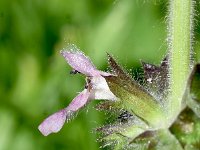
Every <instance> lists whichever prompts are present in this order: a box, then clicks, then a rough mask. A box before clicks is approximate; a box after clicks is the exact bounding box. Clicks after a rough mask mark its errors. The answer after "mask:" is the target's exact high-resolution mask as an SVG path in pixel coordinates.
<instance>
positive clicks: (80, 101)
mask: <svg viewBox="0 0 200 150" xmlns="http://www.w3.org/2000/svg"><path fill="white" fill-rule="evenodd" d="M89 95H90V92H89V91H88V90H87V89H84V90H83V91H82V92H81V93H80V94H79V95H78V96H76V97H75V98H74V99H73V100H72V102H71V103H70V104H69V106H68V107H67V108H66V111H73V112H74V111H77V110H79V109H80V108H82V107H83V106H84V105H86V104H87V102H88V100H89V99H88V98H89Z"/></svg>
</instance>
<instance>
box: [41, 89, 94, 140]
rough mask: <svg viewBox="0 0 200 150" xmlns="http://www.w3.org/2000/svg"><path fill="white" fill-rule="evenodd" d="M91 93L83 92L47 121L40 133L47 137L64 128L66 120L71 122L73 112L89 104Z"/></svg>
mask: <svg viewBox="0 0 200 150" xmlns="http://www.w3.org/2000/svg"><path fill="white" fill-rule="evenodd" d="M89 95H90V93H89V91H88V90H87V89H85V90H83V91H82V92H81V93H80V94H79V95H78V96H76V97H75V98H74V99H73V101H72V102H71V103H70V104H69V106H68V107H67V108H65V109H62V110H60V111H59V112H56V113H54V114H53V115H51V116H49V117H48V118H47V119H45V120H44V121H43V122H42V123H41V124H40V125H39V127H38V129H39V130H40V132H41V133H42V134H43V135H44V136H47V135H49V134H50V133H56V132H58V131H60V129H61V128H62V127H63V125H64V123H65V121H66V119H67V120H70V117H71V115H72V113H73V112H75V111H77V110H79V109H80V108H82V107H83V106H84V105H85V104H87V102H88V97H89Z"/></svg>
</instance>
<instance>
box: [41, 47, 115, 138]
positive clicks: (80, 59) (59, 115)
mask: <svg viewBox="0 0 200 150" xmlns="http://www.w3.org/2000/svg"><path fill="white" fill-rule="evenodd" d="M60 53H61V54H62V55H63V56H64V58H65V59H66V61H67V62H68V64H69V65H70V66H71V67H72V68H73V69H74V70H75V71H76V72H80V73H82V74H84V75H86V79H87V84H86V88H85V89H84V90H83V91H82V92H81V93H79V94H78V95H77V96H76V97H75V98H74V99H73V100H72V102H71V103H70V104H69V105H68V106H67V107H66V108H64V109H62V110H60V111H58V112H56V113H54V114H52V115H51V116H49V117H48V118H46V119H45V120H44V121H43V122H42V123H41V124H40V125H39V127H38V129H39V130H40V132H41V133H42V134H43V135H45V136H47V135H49V134H50V133H56V132H58V131H60V129H61V128H62V126H63V125H64V123H65V121H67V120H69V119H70V116H71V115H72V114H73V113H75V112H76V111H78V110H79V109H81V108H82V107H84V106H85V105H86V104H87V103H88V102H89V101H90V100H92V99H105V100H113V101H114V100H116V96H115V95H114V94H113V93H112V92H111V91H110V89H109V87H108V85H107V82H106V80H105V79H104V76H111V74H109V73H107V72H103V71H99V70H97V69H96V67H95V66H94V65H93V64H92V62H91V61H90V59H89V58H88V57H86V56H85V55H84V54H83V53H82V52H81V51H79V50H78V49H77V48H76V47H74V46H73V45H72V46H71V47H69V50H62V51H61V52H60Z"/></svg>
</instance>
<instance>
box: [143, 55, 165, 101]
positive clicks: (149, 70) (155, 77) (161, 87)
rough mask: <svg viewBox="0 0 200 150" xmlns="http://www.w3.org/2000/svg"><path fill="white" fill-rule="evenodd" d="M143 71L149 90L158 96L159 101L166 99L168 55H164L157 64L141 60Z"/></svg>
mask: <svg viewBox="0 0 200 150" xmlns="http://www.w3.org/2000/svg"><path fill="white" fill-rule="evenodd" d="M141 64H142V67H143V71H144V81H145V86H146V87H147V89H148V90H149V91H151V92H152V93H154V94H155V95H157V96H158V97H159V100H160V101H164V100H165V99H166V95H167V94H168V93H167V91H168V90H167V88H168V86H169V82H168V56H166V57H165V58H164V59H163V60H162V61H161V64H160V65H159V66H156V65H154V64H150V63H146V62H144V61H141Z"/></svg>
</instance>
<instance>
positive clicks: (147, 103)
mask: <svg viewBox="0 0 200 150" xmlns="http://www.w3.org/2000/svg"><path fill="white" fill-rule="evenodd" d="M108 57H109V65H110V67H111V69H112V71H113V74H115V76H108V77H105V79H106V81H107V83H108V86H109V88H110V90H111V91H112V92H113V93H114V94H115V96H117V97H118V98H119V99H120V102H119V103H120V107H121V108H122V109H125V110H127V111H128V112H130V113H133V114H135V115H136V116H138V117H140V118H141V119H143V120H144V121H145V122H146V123H147V124H149V125H150V126H151V127H153V128H160V127H163V126H164V125H165V121H164V120H165V112H164V109H163V108H162V106H161V104H160V103H159V102H158V101H156V99H155V98H154V97H153V96H152V95H150V94H149V93H148V92H147V91H146V90H145V89H143V88H142V87H141V86H140V85H139V84H137V83H136V82H135V81H134V80H133V79H132V78H131V77H130V76H129V75H128V74H127V73H126V72H125V71H124V70H123V69H122V68H121V67H120V66H119V65H118V64H117V63H116V61H115V60H114V59H113V58H112V57H111V56H110V55H108Z"/></svg>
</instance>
